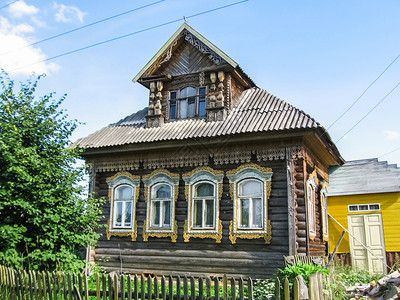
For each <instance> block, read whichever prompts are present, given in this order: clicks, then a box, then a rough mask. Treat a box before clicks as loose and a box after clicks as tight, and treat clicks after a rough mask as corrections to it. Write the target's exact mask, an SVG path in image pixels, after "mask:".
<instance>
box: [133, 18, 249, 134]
mask: <svg viewBox="0 0 400 300" xmlns="http://www.w3.org/2000/svg"><path fill="white" fill-rule="evenodd" d="M133 81H134V82H139V83H141V84H142V85H143V86H145V87H147V88H148V89H149V106H148V113H147V116H146V119H147V127H160V126H162V125H163V124H164V122H174V121H176V120H183V119H204V120H206V121H209V122H211V121H222V120H224V119H225V118H226V116H227V115H228V114H229V112H230V110H231V109H232V108H233V107H235V106H236V105H237V102H238V100H239V96H240V94H241V93H242V92H243V91H244V90H246V89H248V88H251V87H254V86H255V84H254V82H253V81H252V80H251V79H250V78H249V77H248V76H247V74H245V73H244V72H243V71H242V69H241V68H240V67H239V65H238V64H237V63H236V62H235V61H234V60H233V59H231V58H230V57H229V56H227V55H226V54H225V53H224V52H222V51H221V50H220V49H219V48H218V47H216V46H215V45H214V44H212V43H211V42H210V41H208V40H207V39H206V38H204V37H203V36H202V35H201V34H199V33H198V32H197V31H195V30H194V29H193V28H192V27H190V26H189V25H188V24H187V23H184V24H183V25H182V26H181V27H180V28H179V29H178V30H177V31H176V32H175V33H174V34H173V35H172V37H171V38H170V39H169V40H168V41H167V43H166V44H165V45H164V46H163V47H162V48H161V49H160V50H159V51H158V52H157V53H156V54H155V55H154V56H153V58H152V59H151V60H150V61H149V62H148V63H147V64H146V66H145V67H144V68H143V69H142V70H141V71H140V72H139V73H138V74H137V75H136V76H135V78H134V79H133Z"/></svg>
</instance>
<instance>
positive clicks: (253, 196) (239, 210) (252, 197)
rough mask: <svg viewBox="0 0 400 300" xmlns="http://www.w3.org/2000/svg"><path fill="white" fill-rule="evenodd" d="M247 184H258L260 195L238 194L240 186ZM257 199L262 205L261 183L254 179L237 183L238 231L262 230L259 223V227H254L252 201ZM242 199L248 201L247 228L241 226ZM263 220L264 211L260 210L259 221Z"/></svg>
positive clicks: (263, 194) (263, 196) (263, 195)
mask: <svg viewBox="0 0 400 300" xmlns="http://www.w3.org/2000/svg"><path fill="white" fill-rule="evenodd" d="M247 182H258V183H260V184H261V189H262V191H261V195H256V194H253V195H241V194H240V190H241V188H240V187H241V186H242V185H243V184H246V183H247ZM257 198H261V205H263V199H264V198H265V190H264V188H263V182H262V181H261V180H259V179H255V178H246V179H244V180H242V181H240V182H238V212H237V214H238V220H237V221H238V228H240V229H246V230H247V229H254V230H258V229H260V228H261V229H262V228H263V223H262V222H261V224H260V226H254V215H253V205H254V201H255V199H257ZM244 199H248V200H249V226H247V227H245V226H243V224H241V220H242V214H243V212H242V201H243V200H244ZM263 219H264V209H263V210H261V220H263Z"/></svg>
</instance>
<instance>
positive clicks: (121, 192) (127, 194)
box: [117, 186, 132, 200]
mask: <svg viewBox="0 0 400 300" xmlns="http://www.w3.org/2000/svg"><path fill="white" fill-rule="evenodd" d="M117 199H120V200H121V199H125V200H126V199H132V188H131V187H130V186H120V187H119V188H117Z"/></svg>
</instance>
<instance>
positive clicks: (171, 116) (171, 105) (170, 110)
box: [169, 101, 176, 120]
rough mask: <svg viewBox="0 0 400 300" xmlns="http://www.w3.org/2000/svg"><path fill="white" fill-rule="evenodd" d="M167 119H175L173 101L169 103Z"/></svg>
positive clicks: (174, 104)
mask: <svg viewBox="0 0 400 300" xmlns="http://www.w3.org/2000/svg"><path fill="white" fill-rule="evenodd" d="M169 118H170V119H171V120H175V118H176V103H175V101H170V102H169Z"/></svg>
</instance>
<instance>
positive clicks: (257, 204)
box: [252, 198, 263, 228]
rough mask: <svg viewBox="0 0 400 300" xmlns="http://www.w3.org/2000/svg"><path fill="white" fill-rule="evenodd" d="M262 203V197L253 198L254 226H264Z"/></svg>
mask: <svg viewBox="0 0 400 300" xmlns="http://www.w3.org/2000/svg"><path fill="white" fill-rule="evenodd" d="M262 215H263V212H262V203H261V198H255V199H253V224H252V225H253V227H257V228H261V227H262Z"/></svg>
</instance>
